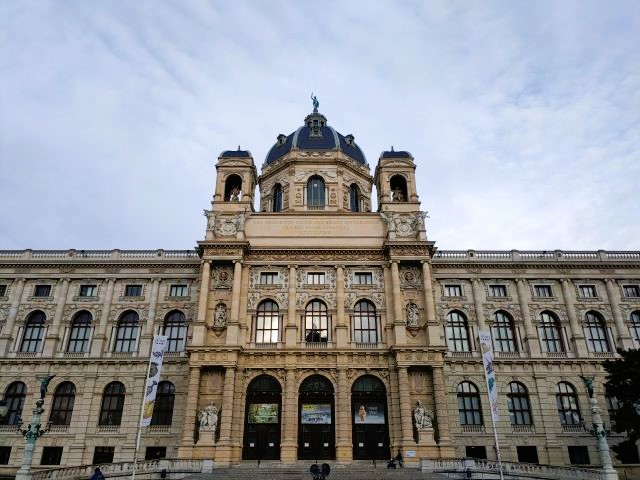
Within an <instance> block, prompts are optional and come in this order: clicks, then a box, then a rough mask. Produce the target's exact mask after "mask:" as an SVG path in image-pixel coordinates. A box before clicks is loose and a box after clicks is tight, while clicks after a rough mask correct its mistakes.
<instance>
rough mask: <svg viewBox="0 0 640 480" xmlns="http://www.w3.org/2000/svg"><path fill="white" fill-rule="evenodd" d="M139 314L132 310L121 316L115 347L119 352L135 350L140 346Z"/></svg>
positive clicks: (114, 349) (115, 350)
mask: <svg viewBox="0 0 640 480" xmlns="http://www.w3.org/2000/svg"><path fill="white" fill-rule="evenodd" d="M138 322H139V317H138V314H137V313H136V312H134V311H132V310H128V311H126V312H124V313H123V314H122V315H121V316H120V320H119V321H118V326H117V328H116V342H115V345H114V348H113V351H114V352H117V353H131V352H135V351H136V349H137V346H138Z"/></svg>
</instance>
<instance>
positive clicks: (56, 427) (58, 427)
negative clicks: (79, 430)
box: [49, 425, 69, 433]
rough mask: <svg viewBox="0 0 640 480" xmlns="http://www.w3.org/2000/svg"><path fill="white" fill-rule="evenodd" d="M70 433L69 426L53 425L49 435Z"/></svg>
mask: <svg viewBox="0 0 640 480" xmlns="http://www.w3.org/2000/svg"><path fill="white" fill-rule="evenodd" d="M68 431H69V425H51V428H49V433H67V432H68Z"/></svg>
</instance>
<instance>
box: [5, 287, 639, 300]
mask: <svg viewBox="0 0 640 480" xmlns="http://www.w3.org/2000/svg"><path fill="white" fill-rule="evenodd" d="M1 288H2V286H1V285H0V289H1ZM622 290H623V292H624V296H625V297H626V298H637V297H640V287H639V286H638V285H625V286H624V287H622ZM1 292H2V290H0V293H1Z"/></svg>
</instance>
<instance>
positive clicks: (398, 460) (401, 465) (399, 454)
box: [395, 449, 404, 468]
mask: <svg viewBox="0 0 640 480" xmlns="http://www.w3.org/2000/svg"><path fill="white" fill-rule="evenodd" d="M395 460H396V462H398V465H399V466H400V468H402V467H404V464H403V463H402V452H401V451H400V449H398V454H397V455H396V458H395Z"/></svg>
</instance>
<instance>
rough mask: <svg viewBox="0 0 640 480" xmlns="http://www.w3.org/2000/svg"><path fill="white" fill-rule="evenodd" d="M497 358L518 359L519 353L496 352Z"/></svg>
mask: <svg viewBox="0 0 640 480" xmlns="http://www.w3.org/2000/svg"><path fill="white" fill-rule="evenodd" d="M496 356H497V358H520V352H499V351H497V352H496Z"/></svg>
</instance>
